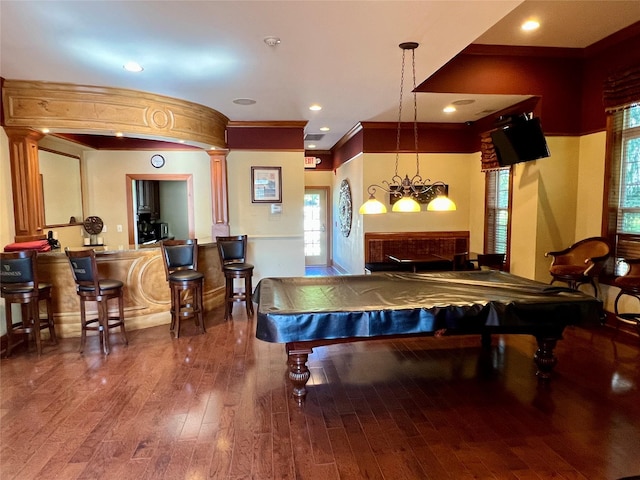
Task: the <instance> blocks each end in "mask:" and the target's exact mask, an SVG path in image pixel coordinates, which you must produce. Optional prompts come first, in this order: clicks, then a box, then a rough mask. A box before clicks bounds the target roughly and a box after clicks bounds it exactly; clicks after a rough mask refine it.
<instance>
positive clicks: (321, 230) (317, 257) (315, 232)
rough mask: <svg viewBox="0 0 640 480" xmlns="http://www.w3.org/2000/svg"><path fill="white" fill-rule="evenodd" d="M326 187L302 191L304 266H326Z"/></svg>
mask: <svg viewBox="0 0 640 480" xmlns="http://www.w3.org/2000/svg"><path fill="white" fill-rule="evenodd" d="M328 191H329V188H328V187H315V188H305V189H304V259H305V262H304V263H305V265H307V266H311V265H328V263H329V255H328V250H329V249H328V246H327V238H328V235H327V225H329V222H328V217H327V197H328Z"/></svg>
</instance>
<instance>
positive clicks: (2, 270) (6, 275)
mask: <svg viewBox="0 0 640 480" xmlns="http://www.w3.org/2000/svg"><path fill="white" fill-rule="evenodd" d="M37 255H38V252H37V251H36V250H21V251H17V252H4V253H0V291H1V292H2V298H4V301H5V320H6V322H7V354H6V356H7V357H8V356H10V355H11V350H12V349H13V348H14V347H15V346H16V345H17V344H18V343H21V341H22V339H21V340H20V341H17V340H16V335H23V336H24V335H29V334H31V333H33V336H34V339H35V343H36V350H37V352H38V355H41V354H42V343H41V340H40V330H45V329H48V330H49V336H50V338H51V342H52V343H53V344H57V343H58V339H57V337H56V331H55V325H54V322H53V312H52V308H51V284H50V283H41V282H39V281H38V268H37V265H36V258H37ZM42 300H44V301H45V302H46V309H47V316H46V317H45V318H40V301H42ZM14 303H15V304H20V306H21V313H22V321H21V322H17V323H15V324H14V323H13V315H12V311H11V310H12V308H11V306H12V305H13V304H14Z"/></svg>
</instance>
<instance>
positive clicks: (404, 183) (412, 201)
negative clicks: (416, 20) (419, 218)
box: [359, 42, 456, 215]
mask: <svg viewBox="0 0 640 480" xmlns="http://www.w3.org/2000/svg"><path fill="white" fill-rule="evenodd" d="M418 45H419V44H418V43H416V42H404V43H401V44H400V45H399V47H400V48H401V49H402V72H401V75H400V103H399V107H398V131H397V134H396V168H395V173H394V175H393V177H391V181H387V180H383V181H382V182H381V183H382V184H383V185H379V184H375V183H374V184H371V185H369V187H368V188H367V193H369V200H367V201H366V202H365V203H363V204H362V206H361V207H360V210H359V212H360V214H363V215H372V214H379V213H387V207H386V206H385V205H384V203H382V202H380V201H379V200H377V199H376V196H375V194H376V190H377V189H378V188H379V189H380V190H382V191H384V192H387V193H389V194H390V195H391V196H393V197H399V198H398V200H396V201H395V203H394V204H393V208H392V211H394V212H419V211H420V203H418V201H417V198H418V197H420V196H424V195H427V194H432V195H433V194H434V193H435V192H438V195H436V196H435V198H434V199H433V200H431V201H430V202H429V204H428V205H427V210H429V211H446V210H455V209H456V204H455V203H453V202H452V201H451V200H450V199H449V198H448V197H447V195H446V193H445V192H446V184H445V183H444V182H441V181H436V182H432V183H431V180H429V179H428V178H427V179H424V180H423V178H422V177H421V176H420V158H419V153H418V102H417V98H416V57H415V49H416V48H418ZM407 50H410V51H411V66H412V72H413V89H412V93H413V141H414V149H415V152H416V173H415V175H414V176H413V177H411V178H409V175H408V174H406V175H405V177H404V178H402V177H400V176H399V175H398V159H399V157H400V132H401V127H402V93H403V87H404V67H405V54H406V52H407ZM427 183H429V184H427Z"/></svg>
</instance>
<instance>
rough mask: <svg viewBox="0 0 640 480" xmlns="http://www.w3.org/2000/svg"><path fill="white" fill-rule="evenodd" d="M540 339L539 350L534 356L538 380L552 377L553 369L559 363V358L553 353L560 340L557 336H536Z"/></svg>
mask: <svg viewBox="0 0 640 480" xmlns="http://www.w3.org/2000/svg"><path fill="white" fill-rule="evenodd" d="M536 339H537V340H538V350H536V353H535V354H534V356H533V360H534V361H535V362H536V366H537V367H538V371H537V372H536V375H537V376H538V380H541V381H547V380H549V379H550V378H551V371H552V370H553V367H555V366H556V363H558V358H557V357H556V356H555V355H554V354H553V349H554V348H555V346H556V343H557V342H558V339H557V338H550V337H536Z"/></svg>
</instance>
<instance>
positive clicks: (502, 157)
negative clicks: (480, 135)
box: [491, 115, 549, 167]
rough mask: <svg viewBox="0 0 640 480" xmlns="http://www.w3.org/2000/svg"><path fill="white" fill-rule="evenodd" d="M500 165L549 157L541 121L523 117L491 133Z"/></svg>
mask: <svg viewBox="0 0 640 480" xmlns="http://www.w3.org/2000/svg"><path fill="white" fill-rule="evenodd" d="M491 140H492V141H493V146H494V148H495V150H496V155H497V157H498V163H499V164H500V165H501V166H503V167H506V166H509V165H513V164H514V163H520V162H529V161H531V160H537V159H539V158H545V157H548V156H549V147H548V146H547V141H546V140H545V138H544V133H543V132H542V125H541V124H540V119H539V118H537V117H534V118H529V117H528V116H526V115H521V116H519V117H516V118H515V119H511V120H510V121H509V122H508V123H507V124H506V125H504V126H502V127H500V128H499V129H497V130H494V131H493V132H491Z"/></svg>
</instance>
